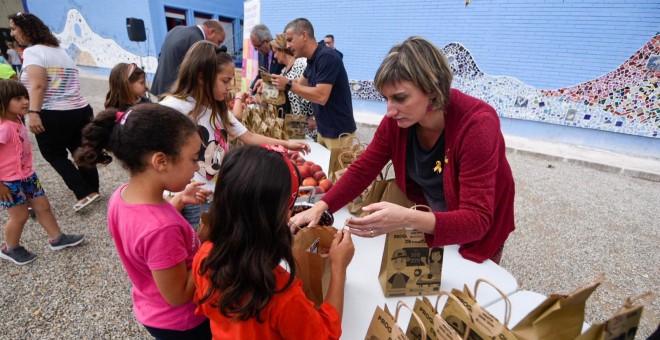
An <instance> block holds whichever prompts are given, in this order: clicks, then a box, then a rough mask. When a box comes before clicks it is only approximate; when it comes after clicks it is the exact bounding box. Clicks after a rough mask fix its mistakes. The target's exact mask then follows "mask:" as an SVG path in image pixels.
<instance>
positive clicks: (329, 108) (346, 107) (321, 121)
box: [303, 44, 357, 138]
mask: <svg viewBox="0 0 660 340" xmlns="http://www.w3.org/2000/svg"><path fill="white" fill-rule="evenodd" d="M303 76H304V77H305V78H306V79H307V83H308V85H309V86H311V87H314V86H316V84H330V85H332V90H331V91H330V97H329V98H328V101H327V102H326V104H325V105H319V104H316V103H312V108H313V110H314V117H316V126H317V127H318V131H319V133H320V134H321V136H323V137H325V138H337V137H339V135H340V134H342V133H344V132H348V133H352V132H355V130H356V129H357V128H356V126H355V119H354V118H353V102H352V100H351V89H350V86H349V85H348V75H347V74H346V69H345V68H344V63H343V62H342V60H341V58H340V57H339V54H337V52H335V50H333V49H331V48H330V47H327V46H325V44H319V45H318V47H317V48H316V51H314V54H313V55H312V57H311V58H309V59H307V68H306V69H305V72H304V73H303Z"/></svg>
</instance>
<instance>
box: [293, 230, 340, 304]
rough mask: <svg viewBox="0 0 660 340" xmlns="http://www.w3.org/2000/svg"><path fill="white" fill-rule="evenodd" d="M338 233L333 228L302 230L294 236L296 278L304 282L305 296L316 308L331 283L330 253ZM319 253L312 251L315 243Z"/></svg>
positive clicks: (323, 298) (321, 301)
mask: <svg viewBox="0 0 660 340" xmlns="http://www.w3.org/2000/svg"><path fill="white" fill-rule="evenodd" d="M336 233H337V229H335V228H333V227H307V228H302V229H301V230H300V231H298V232H297V233H296V234H295V235H294V236H293V246H292V252H293V258H294V260H295V262H296V277H297V278H299V279H300V281H302V285H303V291H304V292H305V296H307V298H308V299H310V300H311V301H312V302H314V305H315V307H316V308H318V307H319V306H320V305H321V303H323V301H324V300H325V296H326V294H327V293H328V284H329V283H330V263H329V262H328V253H327V251H323V249H329V248H330V245H331V244H332V239H333V238H334V236H335V234H336ZM317 240H318V243H317V244H316V249H317V252H316V253H314V252H312V251H310V248H312V247H313V246H314V245H315V243H316V242H317Z"/></svg>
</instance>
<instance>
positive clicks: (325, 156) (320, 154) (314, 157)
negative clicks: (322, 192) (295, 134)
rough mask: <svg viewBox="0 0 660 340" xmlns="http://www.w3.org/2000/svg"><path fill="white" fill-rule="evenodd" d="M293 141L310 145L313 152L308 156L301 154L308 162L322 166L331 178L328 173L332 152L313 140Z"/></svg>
mask: <svg viewBox="0 0 660 340" xmlns="http://www.w3.org/2000/svg"><path fill="white" fill-rule="evenodd" d="M292 140H293V141H297V142H305V143H307V144H309V147H310V149H312V151H311V152H310V153H308V154H306V155H303V154H301V156H302V157H303V158H304V159H305V160H306V161H312V162H314V163H316V164H318V165H320V166H321V168H322V169H323V172H325V173H326V175H328V177H330V174H329V173H328V167H329V166H330V150H328V149H326V148H325V147H324V146H323V145H321V144H319V143H317V142H314V141H312V139H311V138H308V139H292Z"/></svg>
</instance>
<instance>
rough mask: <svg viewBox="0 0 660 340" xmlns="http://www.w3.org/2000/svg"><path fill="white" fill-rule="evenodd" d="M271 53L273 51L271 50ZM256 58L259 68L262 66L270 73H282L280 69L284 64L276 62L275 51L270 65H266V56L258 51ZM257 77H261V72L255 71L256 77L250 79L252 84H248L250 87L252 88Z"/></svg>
mask: <svg viewBox="0 0 660 340" xmlns="http://www.w3.org/2000/svg"><path fill="white" fill-rule="evenodd" d="M271 53H273V52H271ZM257 54H258V55H259V56H258V60H259V68H260V69H261V68H262V67H263V68H265V69H267V70H268V73H270V74H280V73H282V69H283V68H284V65H282V64H280V63H278V62H277V59H275V53H273V60H272V61H271V62H270V65H268V56H267V55H263V54H261V53H259V52H257ZM257 79H261V73H259V72H257V77H256V78H254V80H253V81H252V84H250V88H251V89H252V88H254V83H256V82H257Z"/></svg>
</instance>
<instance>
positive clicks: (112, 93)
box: [105, 63, 151, 111]
mask: <svg viewBox="0 0 660 340" xmlns="http://www.w3.org/2000/svg"><path fill="white" fill-rule="evenodd" d="M108 82H109V85H110V88H109V89H108V94H107V95H106V96H105V108H106V109H109V108H114V109H118V110H120V111H125V110H127V109H128V108H129V107H131V106H133V105H135V104H143V103H150V102H151V101H150V100H149V98H147V97H146V96H145V95H146V94H147V84H146V80H145V73H144V71H143V70H142V69H141V68H139V67H138V66H137V65H136V64H135V63H131V64H127V63H119V64H117V65H115V67H113V68H112V71H110V78H109V81H108Z"/></svg>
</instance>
